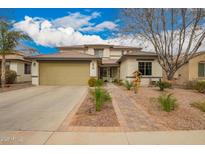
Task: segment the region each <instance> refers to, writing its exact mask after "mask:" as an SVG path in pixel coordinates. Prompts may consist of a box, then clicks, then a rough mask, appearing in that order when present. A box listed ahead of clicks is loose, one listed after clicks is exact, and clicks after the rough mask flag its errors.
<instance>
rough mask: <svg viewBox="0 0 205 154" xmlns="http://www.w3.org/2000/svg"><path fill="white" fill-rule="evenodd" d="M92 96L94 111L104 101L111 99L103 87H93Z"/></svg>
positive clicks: (97, 109) (100, 106) (98, 108)
mask: <svg viewBox="0 0 205 154" xmlns="http://www.w3.org/2000/svg"><path fill="white" fill-rule="evenodd" d="M92 96H93V100H94V103H95V109H96V111H100V110H101V108H102V106H103V105H104V103H105V102H109V101H111V100H112V98H111V96H110V94H109V93H108V92H107V91H106V90H105V89H102V88H99V87H97V88H95V90H94V91H93V92H92Z"/></svg>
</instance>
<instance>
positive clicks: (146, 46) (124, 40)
mask: <svg viewBox="0 0 205 154" xmlns="http://www.w3.org/2000/svg"><path fill="white" fill-rule="evenodd" d="M107 42H108V43H109V44H115V45H125V46H134V47H141V48H143V49H142V50H143V51H152V52H154V48H153V46H152V44H151V43H150V42H148V41H147V40H144V39H143V38H140V37H139V38H133V37H132V36H117V37H115V38H110V39H108V40H107Z"/></svg>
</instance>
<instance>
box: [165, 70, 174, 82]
mask: <svg viewBox="0 0 205 154" xmlns="http://www.w3.org/2000/svg"><path fill="white" fill-rule="evenodd" d="M174 74H175V72H174V73H169V72H167V80H169V81H172V80H173V78H174Z"/></svg>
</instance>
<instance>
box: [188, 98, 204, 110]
mask: <svg viewBox="0 0 205 154" xmlns="http://www.w3.org/2000/svg"><path fill="white" fill-rule="evenodd" d="M191 106H192V107H195V108H197V109H199V110H201V111H202V112H205V102H200V101H199V102H194V103H191Z"/></svg>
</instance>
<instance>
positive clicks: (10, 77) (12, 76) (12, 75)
mask: <svg viewBox="0 0 205 154" xmlns="http://www.w3.org/2000/svg"><path fill="white" fill-rule="evenodd" d="M0 77H1V73H0ZM5 77H6V84H13V83H14V82H15V81H16V77H17V73H16V72H15V71H13V70H7V71H6V73H5ZM0 83H1V78H0Z"/></svg>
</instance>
